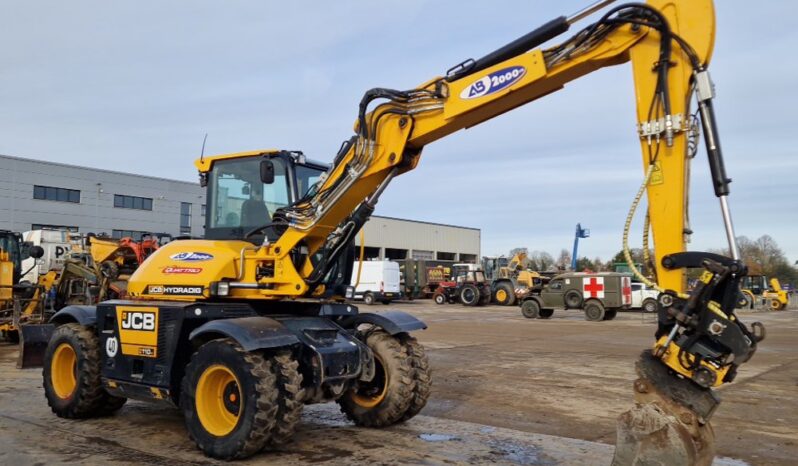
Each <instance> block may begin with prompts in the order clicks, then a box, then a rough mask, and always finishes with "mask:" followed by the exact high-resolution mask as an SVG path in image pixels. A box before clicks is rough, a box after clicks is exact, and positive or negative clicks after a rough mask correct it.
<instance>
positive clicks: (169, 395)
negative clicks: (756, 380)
mask: <svg viewBox="0 0 798 466" xmlns="http://www.w3.org/2000/svg"><path fill="white" fill-rule="evenodd" d="M609 3H611V2H609V1H602V2H599V3H598V4H596V5H594V6H592V7H588V8H586V9H585V10H583V11H580V12H579V13H577V14H575V15H573V16H571V17H560V18H557V19H555V20H552V21H550V22H548V23H546V24H545V25H543V26H542V27H540V28H538V29H535V30H534V31H532V32H530V33H528V34H526V35H525V36H523V37H521V38H519V39H517V40H515V41H513V42H512V43H510V44H508V45H506V46H504V47H501V48H500V49H498V50H496V51H494V52H492V53H490V54H488V55H486V56H484V57H482V58H480V59H477V60H466V61H464V62H462V63H461V64H459V65H457V66H455V67H453V68H451V69H450V70H449V71H448V72H447V74H446V76H444V77H436V78H433V79H431V80H429V81H427V82H425V83H423V84H421V85H420V86H418V87H417V88H415V89H411V90H408V91H397V90H392V89H382V88H377V89H371V90H369V91H367V92H366V93H365V95H364V96H363V99H362V101H361V102H360V106H359V111H358V116H357V121H356V123H355V132H356V134H355V135H354V136H353V137H352V138H350V139H349V140H347V141H346V142H344V144H343V145H342V147H341V148H340V150H339V151H338V153H337V155H336V156H335V158H334V162H333V164H332V165H331V166H330V167H326V166H323V165H320V164H316V163H312V162H309V161H308V160H306V159H305V157H304V155H302V154H301V153H299V152H290V151H281V150H262V151H254V152H243V153H237V154H230V155H222V156H217V157H207V158H201V159H200V160H198V161H197V162H196V165H197V168H198V169H199V172H200V180H201V183H202V184H203V185H204V186H207V189H208V192H207V199H208V202H207V212H206V219H207V225H206V230H205V231H206V239H205V240H185V241H174V242H172V243H169V244H168V245H166V246H165V247H162V248H161V249H159V250H158V251H156V252H155V253H154V254H153V255H152V256H150V257H149V258H148V259H147V261H145V263H144V264H142V266H141V267H140V268H139V269H138V270H137V271H136V272H135V274H134V275H133V276H132V277H131V278H130V281H129V284H128V293H129V297H130V299H128V300H124V301H107V302H104V303H101V304H99V305H98V306H96V307H88V306H86V307H80V306H76V307H67V308H65V309H63V310H61V311H60V312H59V313H58V314H57V315H55V316H54V318H53V319H52V325H53V327H55V331H54V333H53V335H52V338H51V339H50V343H49V346H48V347H47V353H46V357H45V364H44V386H45V392H46V395H47V400H48V402H49V403H50V406H51V407H52V408H53V410H54V411H55V412H56V414H58V415H59V416H63V417H89V416H96V415H101V414H104V413H108V412H111V411H113V410H114V409H117V408H118V407H119V406H121V404H122V403H123V402H124V400H125V398H139V399H152V400H163V401H168V402H172V403H175V404H178V405H179V406H180V408H181V409H182V410H183V412H184V414H185V419H186V426H187V429H188V431H189V433H190V435H191V437H192V438H193V439H194V440H195V441H196V443H197V445H198V446H199V447H200V448H201V449H202V450H203V451H204V452H205V453H206V454H208V455H210V456H213V457H218V458H243V457H246V456H249V455H252V454H253V453H255V452H257V451H259V450H260V449H261V448H263V447H265V446H267V445H272V444H279V443H281V442H284V441H286V440H287V439H288V438H289V437H290V436H291V433H292V431H293V429H294V426H295V425H296V422H297V420H298V419H299V412H300V410H301V409H302V405H303V404H305V403H312V402H320V401H326V400H335V401H337V402H338V403H339V404H340V405H341V409H342V410H343V411H344V413H346V415H347V416H348V417H349V418H350V419H352V420H353V421H354V422H356V423H357V424H359V425H364V426H372V427H381V426H386V425H390V424H393V423H396V422H402V421H404V420H407V419H409V418H411V417H413V416H414V415H415V414H416V413H418V412H419V411H420V410H421V408H422V407H423V406H424V404H425V403H426V400H427V397H428V395H429V386H430V372H429V365H428V363H427V358H426V356H425V355H424V350H423V348H422V347H421V346H420V345H419V344H418V343H417V342H416V340H415V339H414V338H413V337H411V336H410V334H409V332H411V331H413V330H417V329H421V328H423V327H424V324H423V323H421V322H419V321H418V320H416V319H415V318H413V317H411V316H409V315H407V314H404V313H401V312H395V311H394V312H385V313H381V314H359V313H358V311H357V309H356V308H354V307H352V306H350V305H347V304H344V303H343V302H342V299H343V295H344V294H345V290H346V287H345V284H347V283H349V277H348V276H347V275H348V273H347V272H348V271H350V270H351V260H352V256H351V254H350V253H348V252H347V251H349V250H350V244H351V243H352V239H353V238H354V235H356V234H357V232H358V231H359V230H360V228H361V227H362V226H363V224H364V223H365V222H366V220H367V219H368V218H369V216H370V215H371V214H372V212H373V211H374V207H375V205H376V203H377V201H378V199H379V197H380V195H381V194H382V193H383V191H384V190H385V189H386V188H387V186H388V184H389V183H390V181H391V180H392V179H393V178H394V177H395V176H397V175H399V174H402V173H404V172H407V171H409V170H412V169H413V168H415V167H416V165H417V164H418V163H419V161H420V157H421V152H422V149H423V148H424V146H426V145H427V144H429V143H431V142H433V141H435V140H438V139H440V138H443V137H445V136H447V135H449V134H451V133H453V132H455V131H457V130H460V129H463V128H466V127H470V126H473V125H476V124H479V123H481V122H484V121H486V120H489V119H491V118H493V117H495V116H497V115H500V114H502V113H504V112H506V111H509V110H512V109H514V108H516V107H519V106H521V105H524V104H526V103H529V102H531V101H533V100H535V99H538V98H540V97H542V96H544V95H547V94H549V93H551V92H554V91H557V90H559V89H561V88H563V86H564V85H565V84H566V83H568V82H569V81H572V80H575V79H577V78H579V77H581V76H583V75H586V74H588V73H591V72H593V71H595V70H597V69H599V68H602V67H605V66H610V65H616V64H620V63H624V62H630V63H631V69H632V72H633V75H634V82H635V89H634V91H635V98H636V102H637V116H638V128H639V131H638V133H639V134H638V136H639V138H640V143H641V148H642V152H643V157H642V158H643V165H644V173H645V181H644V183H643V185H642V186H641V189H640V191H639V192H638V194H637V196H636V197H635V200H634V202H633V208H632V209H631V211H630V216H629V217H630V219H629V221H628V222H627V228H626V229H625V235H624V240H625V241H624V243H625V244H626V237H627V233H628V230H629V228H628V225H629V224H631V217H632V216H633V214H634V210H635V208H636V207H637V205H638V203H639V201H640V200H641V198H642V197H643V195H645V194H647V198H648V209H647V216H648V218H649V222H646V224H647V225H648V224H650V225H651V228H652V230H653V238H654V239H655V241H656V245H655V246H656V247H655V255H656V257H655V259H656V264H657V270H656V272H657V278H658V286H659V287H660V289H662V290H663V293H662V294H661V296H662V297H661V298H660V301H659V306H660V323H659V328H658V330H657V341H656V343H655V345H654V347H653V349H651V350H648V351H646V352H645V354H644V355H643V356H642V357H641V358H640V360H639V362H638V373H639V376H640V378H639V379H638V381H636V382H635V385H634V388H635V391H636V394H637V401H638V405H637V407H636V408H634V409H632V410H631V411H629V412H628V413H626V414H624V415H623V416H622V417H621V421H620V423H619V434H618V446H617V449H616V456H615V462H616V464H631V463H637V464H709V462H710V461H711V459H712V456H713V454H714V442H713V439H712V431H711V428H709V420H710V417H711V415H712V413H713V412H714V410H715V408H716V406H717V404H718V401H717V398H716V397H715V395H714V393H713V392H712V390H711V388H712V387H715V386H719V385H721V384H723V383H727V382H731V381H732V380H733V378H734V375H735V373H736V371H737V369H738V367H739V366H740V365H741V364H742V363H744V362H745V361H747V360H748V359H749V358H750V357H751V355H752V354H753V352H754V350H755V348H756V344H757V342H758V341H759V340H760V339H761V337H762V333H761V331H757V332H751V331H749V330H748V329H747V327H746V326H745V325H743V323H742V322H740V321H739V319H737V317H736V316H735V315H734V306H735V303H736V301H737V293H738V290H739V281H740V279H741V278H742V277H743V276H745V272H746V269H745V266H744V264H742V263H741V262H740V260H739V256H738V253H737V246H736V243H735V237H734V229H733V226H732V222H731V216H730V213H729V206H728V200H727V195H728V193H729V190H728V188H729V180H728V179H727V177H726V174H725V169H724V166H723V159H722V156H721V150H720V143H719V138H718V136H719V135H718V132H717V129H716V124H715V120H714V112H713V100H714V94H713V87H712V83H711V81H710V78H709V74H708V71H707V67H708V65H709V59H710V56H711V52H712V47H713V42H714V33H715V24H714V18H715V15H714V10H713V5H712V3H711V1H709V0H651V1H650V2H649V3H647V4H626V5H620V6H616V7H613V8H610V9H608V10H606V11H604V12H603V14H602V16H601V17H600V18H599V19H598V20H597V21H596V22H594V23H592V24H589V25H587V26H586V27H585V28H584V29H582V30H580V31H579V32H577V33H576V34H575V35H573V36H572V37H570V38H568V39H566V40H565V41H564V42H562V43H560V44H557V45H553V46H550V47H548V48H545V49H540V48H537V47H539V46H540V45H541V44H543V43H544V42H546V41H548V40H550V39H552V38H554V37H556V36H559V35H561V34H563V33H565V32H566V31H567V30H568V29H569V28H570V27H571V26H572V25H573V24H574V23H576V22H577V21H580V20H582V19H583V18H585V17H586V16H588V15H590V14H592V13H594V12H595V11H597V10H598V9H601V8H603V7H605V6H606V5H607V4H609ZM694 96H695V104H696V105H697V107H698V112H697V113H698V115H699V118H698V119H695V118H693V117H692V112H691V110H690V108H689V106H690V105H691V104H693V97H694ZM377 101H380V103H379V104H378V105H373V104H374V103H375V102H377ZM597 110H598V109H597ZM574 116H575V117H576V116H577V115H576V114H575V115H574ZM699 126H700V127H701V128H702V132H703V136H704V139H705V141H706V150H707V155H708V158H709V162H710V169H711V174H712V184H713V187H714V189H715V194H716V195H717V196H718V198H719V200H720V204H721V212H722V214H723V219H724V226H725V229H726V232H727V236H728V238H727V239H728V243H729V249H730V251H731V257H722V256H717V255H713V254H708V253H703V252H685V251H684V249H685V240H686V233H685V232H688V231H690V230H689V228H688V226H687V225H685V219H686V218H688V217H687V215H685V214H686V212H685V210H686V207H687V206H686V200H687V198H688V196H687V186H686V180H687V176H686V175H687V173H688V169H689V164H690V163H691V161H692V158H693V156H694V155H695V154H694V153H692V152H690V151H691V150H693V149H695V148H696V144H695V142H696V141H695V139H696V138H698V137H699V135H698V132H699V129H698V128H699ZM688 142H689V143H688ZM647 237H648V236H647V235H646V236H644V238H647ZM627 246H628V245H627ZM691 267H698V268H702V269H704V276H703V278H702V282H701V283H702V285H701V286H700V287H699V288H698V289H696V290H695V291H694V292H692V293H690V294H687V293H685V292H684V283H685V280H684V275H685V270H686V269H687V268H691ZM652 285H654V284H653V283H652ZM350 290H351V288H350ZM757 328H758V327H757Z"/></svg>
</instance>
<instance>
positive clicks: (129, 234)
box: [111, 230, 149, 241]
mask: <svg viewBox="0 0 798 466" xmlns="http://www.w3.org/2000/svg"><path fill="white" fill-rule="evenodd" d="M143 235H149V233H148V232H146V231H136V230H113V232H112V233H111V237H113V238H114V239H122V238H133V240H134V241H141V237H142V236H143Z"/></svg>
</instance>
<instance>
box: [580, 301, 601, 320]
mask: <svg viewBox="0 0 798 466" xmlns="http://www.w3.org/2000/svg"><path fill="white" fill-rule="evenodd" d="M585 320H589V321H591V322H599V321H602V320H604V305H603V304H601V302H599V301H595V300H590V301H588V302H586V303H585Z"/></svg>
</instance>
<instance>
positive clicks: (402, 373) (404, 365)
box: [337, 330, 416, 427]
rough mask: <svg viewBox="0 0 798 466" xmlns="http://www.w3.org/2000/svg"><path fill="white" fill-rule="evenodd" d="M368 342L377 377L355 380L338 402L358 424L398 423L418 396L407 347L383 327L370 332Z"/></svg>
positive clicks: (366, 339)
mask: <svg viewBox="0 0 798 466" xmlns="http://www.w3.org/2000/svg"><path fill="white" fill-rule="evenodd" d="M365 343H366V345H367V346H368V347H369V348H371V351H372V352H373V354H374V365H375V371H374V378H373V379H372V380H371V381H369V382H357V383H355V385H354V386H353V387H352V388H350V389H349V390H348V391H347V392H346V393H344V394H343V395H342V396H341V398H339V399H338V400H337V402H338V404H339V405H340V406H341V411H342V412H343V413H344V414H345V415H346V417H347V418H349V419H350V420H351V421H352V422H354V423H355V424H357V425H359V426H365V427H386V426H389V425H392V424H396V423H397V422H400V421H401V420H402V419H403V417H404V415H405V413H407V412H408V409H409V408H410V406H411V404H412V402H413V399H414V397H415V385H416V384H415V381H414V380H413V374H414V370H413V366H412V362H411V358H410V357H408V351H407V347H406V346H405V345H404V344H402V342H401V341H400V340H399V339H398V338H396V337H392V336H391V335H388V334H387V333H386V332H384V331H382V330H374V331H371V332H368V333H367V334H366V337H365Z"/></svg>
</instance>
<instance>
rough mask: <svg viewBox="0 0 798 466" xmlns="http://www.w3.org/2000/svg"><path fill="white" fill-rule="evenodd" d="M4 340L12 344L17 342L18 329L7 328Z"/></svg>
mask: <svg viewBox="0 0 798 466" xmlns="http://www.w3.org/2000/svg"><path fill="white" fill-rule="evenodd" d="M5 337H6V341H7V342H9V343H11V344H12V345H16V344H17V343H19V330H9V331H7V332H5Z"/></svg>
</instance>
